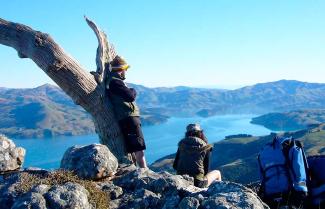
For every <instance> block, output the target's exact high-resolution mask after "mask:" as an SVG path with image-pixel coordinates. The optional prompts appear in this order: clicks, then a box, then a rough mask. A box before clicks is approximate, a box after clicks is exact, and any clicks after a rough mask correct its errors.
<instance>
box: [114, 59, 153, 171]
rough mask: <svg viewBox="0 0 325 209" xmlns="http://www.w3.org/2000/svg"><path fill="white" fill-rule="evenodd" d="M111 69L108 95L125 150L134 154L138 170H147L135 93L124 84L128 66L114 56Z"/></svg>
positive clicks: (144, 146)
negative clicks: (123, 140) (122, 137)
mask: <svg viewBox="0 0 325 209" xmlns="http://www.w3.org/2000/svg"><path fill="white" fill-rule="evenodd" d="M111 67H112V72H111V73H110V80H109V88H108V95H109V98H110V100H111V102H112V104H113V107H114V112H115V116H116V118H117V120H118V123H119V126H120V129H121V131H122V133H123V136H124V139H125V145H126V150H127V152H128V153H134V154H135V159H136V163H137V165H138V166H139V167H140V168H147V163H146V159H145V156H144V150H145V149H146V145H145V142H144V137H143V133H142V130H141V122H140V111H139V108H138V106H137V104H136V103H135V98H136V91H135V90H134V89H133V88H128V87H127V85H126V84H125V83H124V80H125V73H126V71H127V69H128V68H129V67H130V66H129V65H128V64H127V63H126V61H125V60H124V59H123V58H121V57H119V56H116V57H115V58H114V60H113V61H112V62H111Z"/></svg>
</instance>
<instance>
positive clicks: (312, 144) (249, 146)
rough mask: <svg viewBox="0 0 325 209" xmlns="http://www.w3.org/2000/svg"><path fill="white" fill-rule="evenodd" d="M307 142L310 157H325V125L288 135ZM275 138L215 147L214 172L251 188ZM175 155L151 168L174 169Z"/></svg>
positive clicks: (228, 141)
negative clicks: (261, 155) (263, 150)
mask: <svg viewBox="0 0 325 209" xmlns="http://www.w3.org/2000/svg"><path fill="white" fill-rule="evenodd" d="M284 135H285V136H289V135H290V136H293V137H294V138H296V139H298V140H300V141H301V142H303V144H304V147H305V151H306V154H307V156H308V155H320V154H325V124H321V125H319V126H317V127H315V128H313V129H305V130H301V131H296V132H286V133H284ZM273 137H274V135H268V136H260V137H257V136H254V137H243V138H230V139H225V140H222V141H220V142H217V143H215V144H214V149H213V153H212V159H211V165H210V166H211V168H214V169H219V170H220V171H221V173H222V175H223V179H224V180H229V181H234V182H239V183H243V184H247V183H250V182H254V181H257V180H258V179H259V171H258V164H257V154H258V152H259V150H260V149H261V148H262V147H263V146H264V145H265V144H266V143H268V142H270V141H272V139H273ZM174 157H175V155H174V154H173V155H169V156H166V157H164V158H162V159H160V160H157V161H156V162H155V163H153V164H152V165H151V168H152V169H153V170H161V169H167V170H169V171H172V170H173V169H172V168H171V165H172V162H173V159H174Z"/></svg>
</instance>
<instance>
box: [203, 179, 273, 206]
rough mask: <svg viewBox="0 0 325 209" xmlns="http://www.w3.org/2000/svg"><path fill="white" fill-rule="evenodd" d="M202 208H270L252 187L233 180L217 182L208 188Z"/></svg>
mask: <svg viewBox="0 0 325 209" xmlns="http://www.w3.org/2000/svg"><path fill="white" fill-rule="evenodd" d="M201 206H202V207H201V208H202V209H212V208H233V209H236V208H238V209H266V208H269V207H268V206H267V205H266V204H265V203H263V202H262V201H261V199H260V198H259V197H258V196H257V195H256V193H254V192H253V191H252V190H251V189H248V188H247V187H244V186H243V185H241V184H237V183H233V182H215V183H214V184H212V185H211V186H210V187H209V189H208V190H207V195H206V198H204V200H203V201H202V203H201Z"/></svg>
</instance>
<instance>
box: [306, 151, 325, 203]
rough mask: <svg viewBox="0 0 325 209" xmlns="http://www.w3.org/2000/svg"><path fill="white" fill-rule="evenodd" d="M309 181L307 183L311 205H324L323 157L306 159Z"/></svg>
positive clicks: (324, 161)
mask: <svg viewBox="0 0 325 209" xmlns="http://www.w3.org/2000/svg"><path fill="white" fill-rule="evenodd" d="M307 161H308V165H309V174H310V176H311V181H310V183H309V190H310V200H311V203H312V205H320V204H324V205H325V155H319V156H310V157H308V158H307Z"/></svg>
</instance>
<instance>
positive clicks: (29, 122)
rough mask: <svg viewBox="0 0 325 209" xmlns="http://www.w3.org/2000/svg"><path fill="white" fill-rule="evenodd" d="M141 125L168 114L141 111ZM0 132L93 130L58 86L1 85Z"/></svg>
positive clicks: (23, 135)
mask: <svg viewBox="0 0 325 209" xmlns="http://www.w3.org/2000/svg"><path fill="white" fill-rule="evenodd" d="M142 116H143V117H142V119H143V121H142V122H143V124H144V125H153V124H159V123H162V122H165V121H166V120H167V119H168V117H167V116H165V115H161V114H155V115H153V114H151V112H150V111H147V110H143V111H142ZM0 133H2V134H5V135H7V136H9V137H13V138H44V137H54V136H62V135H64V136H74V135H85V134H93V133H95V128H94V124H93V122H92V120H91V117H90V115H89V114H87V112H86V111H85V110H83V109H82V108H81V107H80V106H77V105H75V104H74V103H73V101H72V100H71V99H70V98H69V97H68V96H67V95H66V94H65V93H64V92H63V91H62V90H61V89H60V88H58V87H56V86H53V85H48V84H46V85H43V86H40V87H37V88H32V89H8V88H1V89H0Z"/></svg>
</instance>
